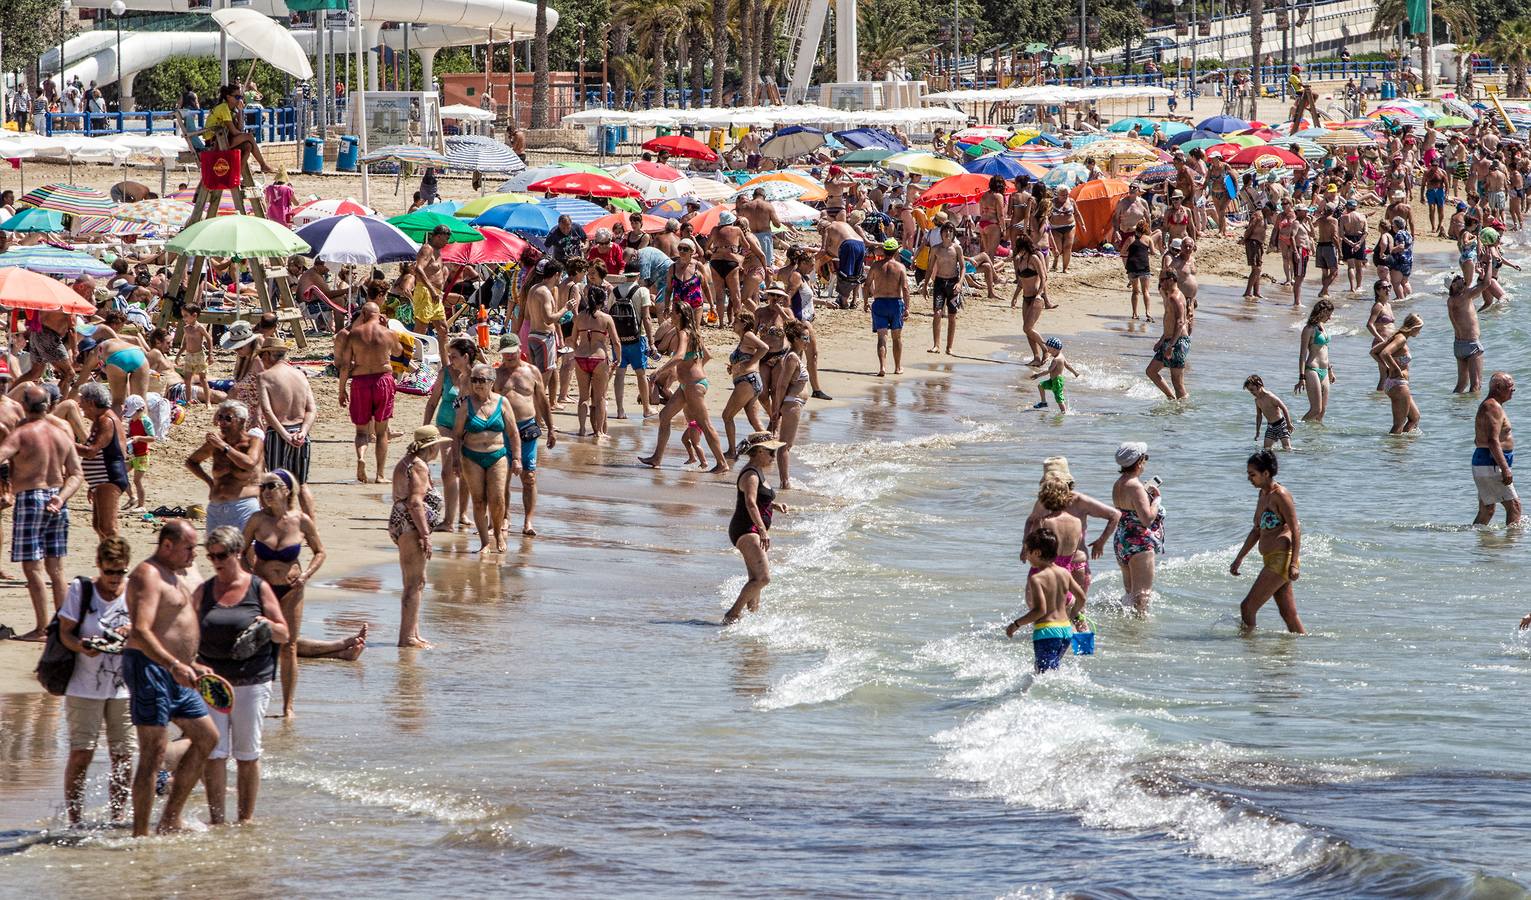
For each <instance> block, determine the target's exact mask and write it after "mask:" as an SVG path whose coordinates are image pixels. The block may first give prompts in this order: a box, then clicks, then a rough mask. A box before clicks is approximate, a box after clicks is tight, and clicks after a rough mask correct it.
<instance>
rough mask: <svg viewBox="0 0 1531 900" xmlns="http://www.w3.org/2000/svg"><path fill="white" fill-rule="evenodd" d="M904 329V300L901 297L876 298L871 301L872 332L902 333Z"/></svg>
mask: <svg viewBox="0 0 1531 900" xmlns="http://www.w3.org/2000/svg"><path fill="white" fill-rule="evenodd" d="M903 328H904V299H903V298H902V297H877V298H876V299H874V300H873V301H872V330H873V331H884V330H887V331H902V330H903Z"/></svg>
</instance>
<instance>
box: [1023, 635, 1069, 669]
mask: <svg viewBox="0 0 1531 900" xmlns="http://www.w3.org/2000/svg"><path fill="white" fill-rule="evenodd" d="M1073 645H1074V639H1073V635H1072V633H1071V634H1070V635H1069V636H1068V637H1050V638H1038V637H1033V638H1032V640H1031V652H1032V654H1033V655H1035V656H1036V659H1037V671H1038V672H1050V671H1052V670H1053V669H1056V668H1058V667H1059V666H1060V665H1062V664H1063V654H1065V653H1067V652H1068V651H1069V648H1071V647H1072V646H1073Z"/></svg>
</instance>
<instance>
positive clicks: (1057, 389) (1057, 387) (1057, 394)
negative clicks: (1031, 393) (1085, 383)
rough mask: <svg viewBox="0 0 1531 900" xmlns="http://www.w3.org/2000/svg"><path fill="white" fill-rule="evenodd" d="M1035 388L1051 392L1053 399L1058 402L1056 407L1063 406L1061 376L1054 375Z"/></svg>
mask: <svg viewBox="0 0 1531 900" xmlns="http://www.w3.org/2000/svg"><path fill="white" fill-rule="evenodd" d="M1037 387H1039V388H1041V389H1042V390H1044V391H1052V392H1053V399H1054V400H1056V401H1058V405H1059V406H1062V405H1063V376H1062V375H1054V376H1053V377H1051V378H1044V379H1042V380H1041V381H1040V382H1038V383H1037Z"/></svg>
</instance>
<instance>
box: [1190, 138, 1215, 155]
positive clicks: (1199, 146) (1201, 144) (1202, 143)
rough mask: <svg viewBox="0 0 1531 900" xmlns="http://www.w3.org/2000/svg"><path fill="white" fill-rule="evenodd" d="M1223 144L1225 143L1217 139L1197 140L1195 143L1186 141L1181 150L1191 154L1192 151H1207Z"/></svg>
mask: <svg viewBox="0 0 1531 900" xmlns="http://www.w3.org/2000/svg"><path fill="white" fill-rule="evenodd" d="M1221 143H1223V141H1220V140H1218V139H1216V138H1197V139H1196V140H1194V141H1186V142H1185V143H1184V144H1181V145H1180V147H1179V149H1181V150H1184V151H1185V152H1186V153H1190V152H1191V151H1192V150H1205V149H1207V148H1208V147H1216V146H1217V145H1218V144H1221Z"/></svg>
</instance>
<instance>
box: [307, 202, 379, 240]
mask: <svg viewBox="0 0 1531 900" xmlns="http://www.w3.org/2000/svg"><path fill="white" fill-rule="evenodd" d="M375 215H377V210H375V209H373V208H372V207H370V206H365V205H363V204H361V203H357V202H356V201H355V200H352V199H351V198H350V197H346V198H344V199H341V200H311V201H309V202H308V203H305V204H303V205H302V206H299V207H298V208H297V209H294V210H293V211H292V224H293V225H294V226H297V225H307V224H308V223H310V222H317V221H319V220H320V219H328V218H329V217H330V216H375ZM309 243H313V242H312V241H309Z"/></svg>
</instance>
